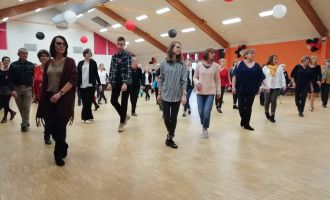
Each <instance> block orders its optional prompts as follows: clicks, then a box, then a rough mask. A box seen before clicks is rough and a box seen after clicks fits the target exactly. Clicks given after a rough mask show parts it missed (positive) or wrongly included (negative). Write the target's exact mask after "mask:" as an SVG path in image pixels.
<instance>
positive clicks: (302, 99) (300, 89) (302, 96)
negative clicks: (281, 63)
mask: <svg viewBox="0 0 330 200" xmlns="http://www.w3.org/2000/svg"><path fill="white" fill-rule="evenodd" d="M307 93H308V86H299V85H297V86H296V90H295V101H296V106H297V109H298V112H301V113H302V112H304V108H305V103H306V97H307Z"/></svg>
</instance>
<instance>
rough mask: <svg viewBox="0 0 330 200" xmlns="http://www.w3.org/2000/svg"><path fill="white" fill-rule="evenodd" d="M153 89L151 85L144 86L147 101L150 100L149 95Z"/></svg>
mask: <svg viewBox="0 0 330 200" xmlns="http://www.w3.org/2000/svg"><path fill="white" fill-rule="evenodd" d="M150 89H151V86H150V85H145V86H144V92H145V93H146V100H147V99H150V94H149V90H150Z"/></svg>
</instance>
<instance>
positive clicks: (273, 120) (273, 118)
mask: <svg viewBox="0 0 330 200" xmlns="http://www.w3.org/2000/svg"><path fill="white" fill-rule="evenodd" d="M269 120H270V121H271V122H273V123H275V122H276V120H275V115H272V116H270V119H269Z"/></svg>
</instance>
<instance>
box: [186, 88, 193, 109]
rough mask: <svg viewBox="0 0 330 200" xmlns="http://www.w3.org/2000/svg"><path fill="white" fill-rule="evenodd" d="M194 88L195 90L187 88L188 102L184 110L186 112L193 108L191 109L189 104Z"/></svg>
mask: <svg viewBox="0 0 330 200" xmlns="http://www.w3.org/2000/svg"><path fill="white" fill-rule="evenodd" d="M192 90H193V88H187V103H186V104H185V105H184V111H185V112H186V111H187V110H191V109H190V104H189V99H190V96H191V92H192Z"/></svg>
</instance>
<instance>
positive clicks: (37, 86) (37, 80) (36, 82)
mask: <svg viewBox="0 0 330 200" xmlns="http://www.w3.org/2000/svg"><path fill="white" fill-rule="evenodd" d="M37 56H38V58H39V61H40V62H41V65H38V66H36V67H35V68H34V78H33V102H34V103H37V102H40V96H41V84H42V80H43V73H44V66H45V63H46V62H47V61H48V60H49V59H50V54H49V52H48V51H47V50H45V49H41V50H40V51H39V52H38V54H37Z"/></svg>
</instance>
